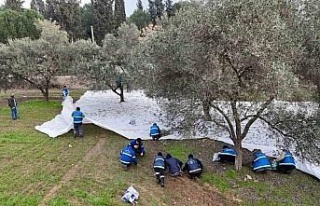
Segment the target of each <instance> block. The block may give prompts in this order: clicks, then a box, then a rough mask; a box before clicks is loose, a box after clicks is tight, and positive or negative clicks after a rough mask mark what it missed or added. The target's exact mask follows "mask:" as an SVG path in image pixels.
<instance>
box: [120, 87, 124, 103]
mask: <svg viewBox="0 0 320 206" xmlns="http://www.w3.org/2000/svg"><path fill="white" fill-rule="evenodd" d="M120 102H124V95H123V85H122V84H121V86H120Z"/></svg>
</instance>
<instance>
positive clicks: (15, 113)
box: [11, 107, 18, 120]
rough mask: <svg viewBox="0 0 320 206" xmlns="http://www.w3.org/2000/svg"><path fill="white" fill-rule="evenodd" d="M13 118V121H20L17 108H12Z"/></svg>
mask: <svg viewBox="0 0 320 206" xmlns="http://www.w3.org/2000/svg"><path fill="white" fill-rule="evenodd" d="M11 118H12V119H13V120H16V119H18V111H17V107H13V108H11Z"/></svg>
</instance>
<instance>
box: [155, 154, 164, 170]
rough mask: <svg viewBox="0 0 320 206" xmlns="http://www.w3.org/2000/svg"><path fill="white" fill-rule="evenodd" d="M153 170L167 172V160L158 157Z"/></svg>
mask: <svg viewBox="0 0 320 206" xmlns="http://www.w3.org/2000/svg"><path fill="white" fill-rule="evenodd" d="M153 168H159V169H163V170H165V169H166V168H167V164H166V160H165V159H164V157H163V156H160V155H156V156H155V158H154V161H153Z"/></svg>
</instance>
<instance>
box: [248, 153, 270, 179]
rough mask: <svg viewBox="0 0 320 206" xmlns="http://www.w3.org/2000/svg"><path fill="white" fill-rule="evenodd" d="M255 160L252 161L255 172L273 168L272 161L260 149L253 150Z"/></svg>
mask: <svg viewBox="0 0 320 206" xmlns="http://www.w3.org/2000/svg"><path fill="white" fill-rule="evenodd" d="M253 156H254V160H253V162H252V168H253V171H254V172H263V173H264V172H266V171H268V170H271V163H270V161H269V159H268V157H267V156H266V155H265V154H264V153H262V151H261V150H260V149H255V150H253Z"/></svg>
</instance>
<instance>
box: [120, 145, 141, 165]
mask: <svg viewBox="0 0 320 206" xmlns="http://www.w3.org/2000/svg"><path fill="white" fill-rule="evenodd" d="M120 162H121V164H122V166H123V168H124V169H127V168H128V167H129V166H130V165H131V164H134V165H137V163H138V160H137V157H136V153H135V151H134V150H133V148H132V147H131V146H130V145H127V146H126V147H124V148H123V149H122V150H121V151H120Z"/></svg>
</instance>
